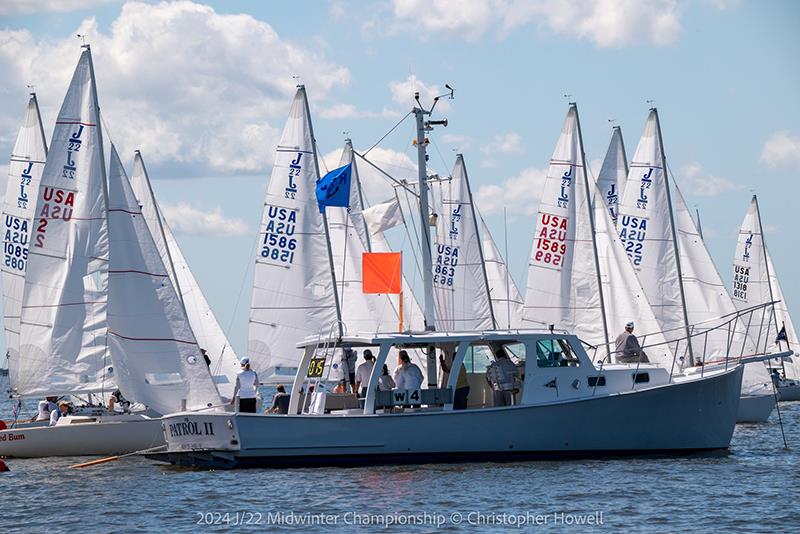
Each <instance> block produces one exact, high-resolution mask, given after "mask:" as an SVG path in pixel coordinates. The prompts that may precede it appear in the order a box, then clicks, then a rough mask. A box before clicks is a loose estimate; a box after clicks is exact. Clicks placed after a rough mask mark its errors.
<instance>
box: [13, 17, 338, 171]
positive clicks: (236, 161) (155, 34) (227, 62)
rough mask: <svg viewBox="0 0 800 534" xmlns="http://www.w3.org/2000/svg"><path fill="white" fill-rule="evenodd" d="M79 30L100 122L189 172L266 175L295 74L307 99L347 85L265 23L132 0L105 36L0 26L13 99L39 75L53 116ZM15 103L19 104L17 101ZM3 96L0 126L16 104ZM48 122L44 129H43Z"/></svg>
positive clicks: (120, 138) (85, 27) (131, 145)
mask: <svg viewBox="0 0 800 534" xmlns="http://www.w3.org/2000/svg"><path fill="white" fill-rule="evenodd" d="M75 33H81V34H86V35H87V36H88V37H87V41H88V42H89V43H91V45H92V52H93V55H94V60H95V72H96V73H97V81H98V93H99V98H100V105H101V109H102V111H103V115H104V119H105V121H106V123H107V124H108V126H109V128H110V130H111V136H112V137H113V139H114V141H115V142H116V144H117V146H118V148H119V149H120V152H121V153H130V152H132V151H133V150H134V149H136V148H140V149H142V151H143V152H145V153H146V154H148V161H151V162H153V163H154V164H158V163H161V162H164V161H170V162H173V163H179V164H180V166H181V167H182V168H186V167H189V166H194V167H196V169H194V170H195V172H205V171H208V170H211V171H215V172H263V171H264V170H265V169H267V168H268V167H269V165H270V164H271V162H272V158H273V154H274V147H275V145H276V144H277V138H278V135H279V129H280V128H281V127H282V124H283V122H284V120H285V117H286V114H287V113H288V110H289V105H290V103H291V98H292V95H293V94H294V91H295V80H294V79H293V78H292V76H293V75H298V76H302V79H303V80H304V82H306V83H307V86H308V89H309V97H310V98H311V101H312V111H313V108H314V102H316V101H318V100H321V99H324V98H325V97H326V96H327V94H328V93H329V92H330V90H331V89H332V88H333V87H335V86H341V85H345V84H347V83H348V82H349V76H350V75H349V72H348V70H347V69H346V68H344V67H342V66H338V65H335V64H332V63H330V62H328V61H326V60H325V59H323V58H322V57H320V56H319V55H318V54H317V53H315V52H313V51H311V50H310V49H308V48H305V47H303V46H302V45H296V44H294V43H292V42H290V41H288V40H285V39H282V38H281V36H279V35H278V34H277V33H276V32H275V30H274V29H273V28H272V27H271V26H270V25H269V24H267V23H266V22H263V21H259V20H257V19H255V18H253V17H251V16H250V15H245V14H236V15H231V14H221V13H217V12H216V11H214V9H212V8H211V7H209V6H205V5H201V4H196V3H192V2H175V3H167V2H162V3H159V4H145V3H139V2H128V3H126V4H125V5H124V6H123V7H122V11H121V13H120V15H119V16H118V18H117V19H116V20H114V22H113V23H112V24H111V27H110V32H109V33H102V32H101V31H100V30H99V29H98V27H97V23H96V21H95V20H94V19H93V18H89V19H86V20H84V21H83V22H82V23H81V24H80V26H79V28H77V30H76V31H74V32H71V35H72V36H71V37H69V38H67V39H64V40H61V41H55V42H54V41H48V40H37V39H36V38H34V36H33V35H32V34H31V33H30V32H28V31H27V30H21V31H14V30H4V31H0V71H2V72H4V73H5V74H4V80H5V90H6V91H8V92H9V93H11V94H14V92H16V93H17V94H18V95H19V96H20V102H19V108H20V109H21V108H22V103H21V102H22V101H23V100H22V95H24V94H25V93H26V92H27V91H26V88H25V84H26V83H34V84H35V85H36V90H37V92H38V93H39V96H40V103H41V105H42V108H43V109H42V111H43V114H44V116H45V119H46V121H47V124H52V121H53V120H54V119H55V115H56V112H57V109H58V107H59V105H60V102H61V98H62V97H63V95H64V93H65V91H66V88H67V84H68V82H69V79H70V77H71V75H72V71H73V69H74V66H75V63H76V61H77V59H78V55H79V47H78V45H79V44H80V42H79V40H78V39H77V38H75V37H74V35H75ZM14 104H16V102H15V103H14ZM10 107H11V106H10V99H8V98H5V99H3V101H2V103H0V123H1V124H6V123H7V122H9V121H13V122H16V121H18V120H19V119H18V117H19V116H20V109H16V107H17V106H16V105H15V106H13V109H10ZM48 130H49V126H48Z"/></svg>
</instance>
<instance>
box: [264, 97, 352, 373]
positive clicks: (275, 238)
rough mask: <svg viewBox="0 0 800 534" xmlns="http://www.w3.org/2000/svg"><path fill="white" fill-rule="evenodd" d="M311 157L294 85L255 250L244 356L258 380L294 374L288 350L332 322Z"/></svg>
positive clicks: (304, 111)
mask: <svg viewBox="0 0 800 534" xmlns="http://www.w3.org/2000/svg"><path fill="white" fill-rule="evenodd" d="M314 157H315V149H314V146H313V139H312V135H311V122H310V115H309V112H308V102H307V100H306V92H305V88H304V87H303V86H300V87H299V88H298V90H297V94H296V95H295V97H294V102H293V103H292V108H291V111H290V112H289V119H288V120H287V122H286V126H285V127H284V130H283V134H282V135H281V139H280V143H279V145H278V148H277V151H276V154H275V164H274V166H273V169H272V176H271V178H270V181H269V185H268V187H267V194H266V198H265V200H264V212H263V215H262V219H261V227H260V230H259V241H258V247H257V249H256V266H255V275H254V281H253V296H252V302H251V307H250V328H249V342H248V356H249V357H250V359H251V361H252V362H253V364H254V367H255V369H256V370H257V371H259V372H261V373H262V374H264V375H266V374H267V373H269V372H270V371H269V369H270V368H273V369H276V368H279V367H282V366H288V367H295V366H296V364H297V361H298V358H299V352H298V349H297V348H296V347H295V344H296V343H297V342H298V341H300V340H302V339H304V338H306V337H308V336H312V335H314V336H316V335H319V334H320V332H322V333H323V335H328V334H329V333H330V332H331V327H332V325H334V324H335V323H336V321H337V319H338V317H337V310H336V305H335V301H334V294H333V284H332V281H331V276H330V270H329V269H330V267H329V263H328V259H327V258H328V252H327V244H326V240H325V231H324V227H323V224H322V217H321V216H320V213H319V208H318V206H317V199H316V192H315V184H316V180H317V178H318V177H317V170H316V168H315V162H314ZM333 328H335V326H333ZM333 332H334V333H335V330H333Z"/></svg>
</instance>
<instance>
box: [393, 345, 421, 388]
mask: <svg viewBox="0 0 800 534" xmlns="http://www.w3.org/2000/svg"><path fill="white" fill-rule="evenodd" d="M424 379H425V377H424V376H423V375H422V370H421V369H420V368H419V366H418V365H417V364H415V363H412V362H411V358H410V357H409V356H408V352H406V351H404V350H401V351H400V354H398V356H397V369H395V370H394V382H395V384H396V385H397V389H412V390H413V389H420V388H421V387H422V381H423V380H424Z"/></svg>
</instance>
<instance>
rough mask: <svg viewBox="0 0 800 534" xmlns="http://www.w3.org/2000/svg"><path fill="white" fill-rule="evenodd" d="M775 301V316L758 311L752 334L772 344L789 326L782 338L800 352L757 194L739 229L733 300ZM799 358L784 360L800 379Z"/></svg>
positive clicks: (741, 302)
mask: <svg viewBox="0 0 800 534" xmlns="http://www.w3.org/2000/svg"><path fill="white" fill-rule="evenodd" d="M772 301H780V302H777V303H776V304H775V315H774V316H773V314H772V313H769V310H770V309H769V308H768V309H767V313H766V314H761V313H757V314H754V317H753V319H754V323H752V324H751V325H750V337H751V338H755V339H756V340H757V341H758V344H759V346H762V347H763V346H767V347H769V346H771V345H772V344H773V343H775V340H776V338H777V337H778V334H779V333H780V332H781V330H782V329H783V328H785V329H786V340H785V341H781V345H783V346H786V344H787V343H788V346H789V349H791V350H794V351H795V353H796V352H797V350H798V346H800V345H798V339H797V330H795V328H794V323H793V322H792V318H791V317H790V316H789V308H788V306H787V304H786V301H785V300H784V297H783V290H782V289H781V285H780V281H779V280H778V275H777V274H776V272H775V267H774V265H773V263H772V258H771V257H770V254H769V250H768V249H767V247H766V243H765V242H764V239H763V234H762V231H761V217H760V214H759V209H758V199H757V198H756V196H755V195H753V199H752V200H751V201H750V206H749V208H748V210H747V213H746V214H745V217H744V220H743V221H742V226H741V228H740V229H739V240H738V242H737V244H736V255H735V256H734V259H733V302H734V303H735V304H736V306H737V307H738V308H740V309H741V308H749V307H751V306H757V305H759V304H763V303H765V302H772ZM799 359H800V358H798V357H797V356H793V357H792V359H791V360H786V361H785V362H784V363H783V366H784V369H785V370H786V376H787V378H792V379H800V361H798V360H799Z"/></svg>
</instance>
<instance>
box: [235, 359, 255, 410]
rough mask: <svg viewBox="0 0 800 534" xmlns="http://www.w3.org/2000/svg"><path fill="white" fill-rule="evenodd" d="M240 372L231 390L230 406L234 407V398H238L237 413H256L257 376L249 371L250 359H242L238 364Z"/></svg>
mask: <svg viewBox="0 0 800 534" xmlns="http://www.w3.org/2000/svg"><path fill="white" fill-rule="evenodd" d="M239 363H240V364H241V366H242V370H241V371H239V374H238V375H237V376H236V386H234V388H233V395H232V397H231V404H233V405H234V406H235V405H236V396H237V395H238V396H239V411H240V412H242V413H256V398H257V397H258V375H257V374H256V372H255V371H253V370H252V369H250V358H242V361H241V362H239Z"/></svg>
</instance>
